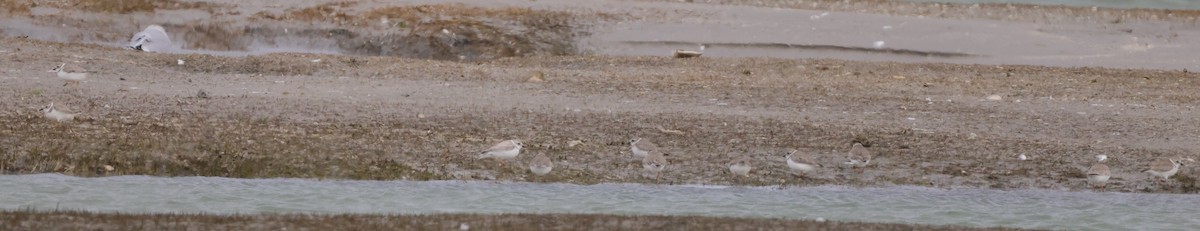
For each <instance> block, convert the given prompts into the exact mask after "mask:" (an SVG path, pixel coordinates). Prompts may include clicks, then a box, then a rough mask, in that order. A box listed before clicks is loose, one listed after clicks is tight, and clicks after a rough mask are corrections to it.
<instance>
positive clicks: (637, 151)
mask: <svg viewBox="0 0 1200 231" xmlns="http://www.w3.org/2000/svg"><path fill="white" fill-rule="evenodd" d="M629 150H630V151H632V152H633V158H646V154H648V153H650V152H652V151H658V150H659V149H658V145H655V144H654V143H652V142H650V140H649V139H646V138H633V139H632V140H629Z"/></svg>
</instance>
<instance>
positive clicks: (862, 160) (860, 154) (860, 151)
mask: <svg viewBox="0 0 1200 231" xmlns="http://www.w3.org/2000/svg"><path fill="white" fill-rule="evenodd" d="M874 155H875V154H873V153H871V150H867V148H866V147H863V145H862V144H861V143H858V142H855V143H854V146H853V147H850V151H849V152H846V159H847V160H848V161H846V163H845V164H848V165H850V166H851V167H853V168H854V169H855V170H856V171H857V172H858V173H862V172H863V169H864V168H866V167H867V165H868V164H871V158H874Z"/></svg>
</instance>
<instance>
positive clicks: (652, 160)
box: [642, 150, 667, 183]
mask: <svg viewBox="0 0 1200 231" xmlns="http://www.w3.org/2000/svg"><path fill="white" fill-rule="evenodd" d="M642 168H644V169H646V170H650V171H651V172H654V182H656V183H657V182H658V177H659V176H660V175H661V174H662V170H663V169H665V168H667V157H666V156H663V153H662V152H660V151H657V150H656V151H650V153H648V154H646V157H644V158H642Z"/></svg>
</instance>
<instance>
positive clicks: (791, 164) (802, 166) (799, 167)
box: [787, 160, 816, 172]
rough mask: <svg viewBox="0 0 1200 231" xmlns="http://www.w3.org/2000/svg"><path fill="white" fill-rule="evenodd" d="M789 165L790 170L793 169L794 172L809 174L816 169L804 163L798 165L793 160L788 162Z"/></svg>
mask: <svg viewBox="0 0 1200 231" xmlns="http://www.w3.org/2000/svg"><path fill="white" fill-rule="evenodd" d="M787 164H788V168H790V169H792V171H800V172H809V171H812V170H813V169H816V167H814V166H812V165H809V164H804V163H797V162H795V161H792V160H788V162H787Z"/></svg>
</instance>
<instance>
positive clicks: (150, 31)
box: [129, 25, 171, 52]
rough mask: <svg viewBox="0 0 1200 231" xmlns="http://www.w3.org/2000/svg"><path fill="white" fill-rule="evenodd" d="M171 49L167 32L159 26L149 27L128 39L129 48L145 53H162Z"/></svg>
mask: <svg viewBox="0 0 1200 231" xmlns="http://www.w3.org/2000/svg"><path fill="white" fill-rule="evenodd" d="M170 47H171V38H170V36H167V30H166V29H163V27H162V26H159V25H150V26H147V27H146V29H144V30H142V31H141V32H138V33H137V34H134V35H133V38H130V39H129V48H130V49H134V50H139V51H146V52H163V51H166V50H167V49H168V48H170Z"/></svg>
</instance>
